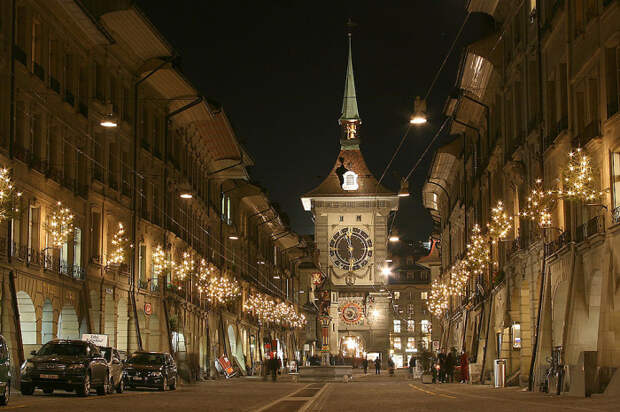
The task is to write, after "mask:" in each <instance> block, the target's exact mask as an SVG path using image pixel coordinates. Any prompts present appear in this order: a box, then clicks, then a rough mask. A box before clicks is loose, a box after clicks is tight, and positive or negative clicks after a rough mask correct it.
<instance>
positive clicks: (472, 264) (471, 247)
mask: <svg viewBox="0 0 620 412" xmlns="http://www.w3.org/2000/svg"><path fill="white" fill-rule="evenodd" d="M490 260H491V259H490V253H489V245H488V243H487V241H486V239H485V238H484V236H482V234H481V231H480V226H478V225H477V224H476V225H474V227H473V228H472V233H471V236H470V238H469V244H467V258H466V265H467V268H468V270H469V271H470V272H471V274H472V275H481V274H483V273H484V272H485V270H486V268H487V266H488V264H489V262H490Z"/></svg>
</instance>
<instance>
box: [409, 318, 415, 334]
mask: <svg viewBox="0 0 620 412" xmlns="http://www.w3.org/2000/svg"><path fill="white" fill-rule="evenodd" d="M407 332H415V320H408V321H407Z"/></svg>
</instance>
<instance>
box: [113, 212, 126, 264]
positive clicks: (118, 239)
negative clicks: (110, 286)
mask: <svg viewBox="0 0 620 412" xmlns="http://www.w3.org/2000/svg"><path fill="white" fill-rule="evenodd" d="M128 245H129V239H127V238H126V237H125V227H124V226H123V223H122V222H118V229H117V230H116V233H114V236H113V237H112V253H111V254H110V263H111V264H112V265H120V264H121V263H125V261H126V260H127V246H128Z"/></svg>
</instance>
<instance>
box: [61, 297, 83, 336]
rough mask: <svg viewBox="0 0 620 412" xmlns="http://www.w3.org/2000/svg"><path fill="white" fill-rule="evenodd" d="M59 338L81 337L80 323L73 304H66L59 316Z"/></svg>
mask: <svg viewBox="0 0 620 412" xmlns="http://www.w3.org/2000/svg"><path fill="white" fill-rule="evenodd" d="M58 338H59V339H80V323H79V321H78V317H77V313H75V309H74V308H73V306H71V305H65V306H63V307H62V310H61V311H60V316H59V317H58Z"/></svg>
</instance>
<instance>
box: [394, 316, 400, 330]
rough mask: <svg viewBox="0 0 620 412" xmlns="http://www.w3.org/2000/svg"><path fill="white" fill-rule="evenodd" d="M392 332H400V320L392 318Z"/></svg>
mask: <svg viewBox="0 0 620 412" xmlns="http://www.w3.org/2000/svg"><path fill="white" fill-rule="evenodd" d="M394 333H400V320H398V319H394Z"/></svg>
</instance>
